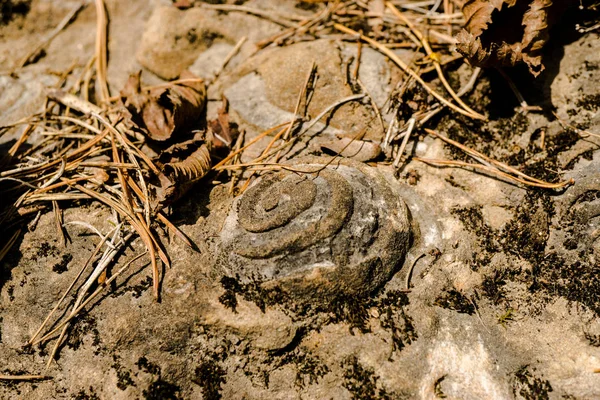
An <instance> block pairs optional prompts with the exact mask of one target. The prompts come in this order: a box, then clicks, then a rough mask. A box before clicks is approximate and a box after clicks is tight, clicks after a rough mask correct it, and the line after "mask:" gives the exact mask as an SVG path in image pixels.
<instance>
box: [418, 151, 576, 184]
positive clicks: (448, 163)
mask: <svg viewBox="0 0 600 400" xmlns="http://www.w3.org/2000/svg"><path fill="white" fill-rule="evenodd" d="M413 160H416V161H421V162H424V163H426V164H437V165H442V166H445V165H446V166H450V167H468V168H474V169H480V170H483V171H486V172H489V173H490V174H492V175H497V176H500V177H503V178H506V179H508V180H511V181H513V182H518V183H521V184H523V185H527V186H534V187H539V188H543V189H560V188H563V187H565V186H568V185H571V184H573V183H575V180H574V179H570V180H568V181H565V182H558V183H549V182H543V183H537V182H532V181H528V180H525V179H521V178H517V177H515V176H512V175H510V174H507V173H506V172H503V171H500V170H499V169H497V168H493V167H488V166H487V165H479V164H471V163H467V162H463V161H451V160H436V159H428V158H420V157H414V158H413Z"/></svg>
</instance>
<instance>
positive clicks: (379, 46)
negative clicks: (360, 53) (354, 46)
mask: <svg viewBox="0 0 600 400" xmlns="http://www.w3.org/2000/svg"><path fill="white" fill-rule="evenodd" d="M333 26H334V27H335V28H336V29H338V30H340V31H342V32H345V33H348V34H351V35H360V38H361V39H362V40H364V41H365V42H367V43H369V44H370V45H371V46H373V47H374V48H376V49H377V50H379V51H380V52H382V53H383V54H385V55H386V56H388V57H389V58H390V59H391V60H392V61H393V62H394V63H396V65H398V66H399V67H400V68H402V70H404V72H406V73H407V74H409V75H410V76H411V77H413V78H414V79H415V80H416V81H417V82H419V83H420V84H421V86H423V88H424V89H425V90H426V91H427V92H429V94H431V95H432V96H433V97H435V98H436V99H437V100H438V101H440V102H441V103H442V104H444V105H446V106H447V107H450V108H451V109H453V110H454V111H456V112H458V113H461V114H463V115H465V116H467V117H470V118H475V119H485V117H483V118H482V117H480V116H478V115H473V114H472V113H470V112H469V111H466V110H464V109H462V108H460V107H458V106H456V105H455V104H453V103H451V102H449V101H448V100H446V99H445V98H444V97H442V96H441V95H439V94H438V93H437V92H436V91H435V90H433V89H432V88H430V87H429V85H427V83H425V81H424V80H423V79H422V78H421V77H420V76H419V75H418V74H417V73H416V72H415V71H413V70H412V69H411V68H409V67H408V66H407V65H406V64H405V63H404V61H402V60H401V59H400V58H399V57H398V56H397V55H396V54H394V52H392V51H391V50H390V49H388V48H387V47H385V46H383V45H382V44H380V43H378V42H377V41H375V40H373V39H371V38H369V37H367V36H364V35H361V34H360V33H358V32H356V31H355V30H353V29H350V28H348V27H346V26H344V25H341V24H334V25H333Z"/></svg>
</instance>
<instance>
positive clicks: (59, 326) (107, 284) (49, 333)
mask: <svg viewBox="0 0 600 400" xmlns="http://www.w3.org/2000/svg"><path fill="white" fill-rule="evenodd" d="M146 254H148V252H147V251H146V252H144V253H141V254H138V255H137V256H136V257H134V258H133V259H132V260H130V261H129V262H127V264H125V266H124V267H122V268H121V269H120V270H118V271H117V272H115V273H114V274H113V275H112V276H111V277H110V278H108V279H107V280H106V281H105V282H104V284H103V285H101V286H100V287H99V288H98V289H96V290H95V291H94V293H92V294H91V295H89V296H88V298H87V299H86V300H85V301H84V302H83V303H81V305H80V306H79V307H77V308H76V309H75V310H73V312H72V313H71V314H70V315H69V316H68V317H67V318H66V319H65V320H64V321H63V322H61V323H60V324H59V325H58V326H57V327H56V328H54V329H53V330H51V331H50V332H48V334H46V335H45V336H44V337H43V338H41V339H40V340H38V341H36V342H35V343H34V344H37V343H40V342H42V341H45V340H47V339H49V338H50V337H51V336H52V335H54V334H55V333H56V332H58V331H59V329H61V328H62V327H64V326H65V325H66V324H68V323H69V322H70V321H71V320H72V319H73V318H75V317H76V316H77V314H79V312H80V311H81V310H83V309H84V308H85V306H87V305H88V304H89V303H90V302H91V301H92V300H93V299H94V298H95V297H96V296H97V295H98V294H100V293H101V292H102V291H103V290H104V289H105V288H107V287H108V286H109V285H110V284H111V283H112V282H113V281H114V280H115V279H116V278H117V277H118V276H119V275H120V274H121V273H122V272H123V271H125V269H127V268H128V267H129V265H131V264H132V263H133V262H134V261H136V260H137V259H139V258H140V257H142V256H144V255H146Z"/></svg>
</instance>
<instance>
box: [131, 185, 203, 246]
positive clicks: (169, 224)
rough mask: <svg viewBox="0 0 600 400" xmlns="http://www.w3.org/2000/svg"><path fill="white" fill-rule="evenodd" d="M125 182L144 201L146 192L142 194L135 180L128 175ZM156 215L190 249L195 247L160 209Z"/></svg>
mask: <svg viewBox="0 0 600 400" xmlns="http://www.w3.org/2000/svg"><path fill="white" fill-rule="evenodd" d="M127 184H128V185H129V186H130V187H131V189H132V190H133V191H134V193H135V194H136V195H137V196H138V198H139V199H140V201H142V202H145V201H146V199H147V194H144V192H142V189H140V187H139V186H138V185H137V183H135V181H134V180H133V179H132V178H131V177H129V176H128V177H127ZM156 217H157V218H158V220H159V221H161V222H162V223H163V224H165V225H166V226H167V228H168V229H169V230H170V231H171V232H172V233H175V235H176V236H177V237H178V238H180V239H181V240H182V241H183V242H184V243H185V244H186V245H187V246H189V247H190V248H192V249H195V247H194V245H193V244H192V242H191V241H190V240H189V239H188V237H187V236H186V235H185V234H184V233H183V232H182V231H181V230H180V229H179V228H177V227H176V226H175V225H174V224H173V223H172V222H171V221H169V220H168V219H167V217H166V216H165V214H164V213H163V212H162V211H158V212H157V213H156Z"/></svg>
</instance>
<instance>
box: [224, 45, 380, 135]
mask: <svg viewBox="0 0 600 400" xmlns="http://www.w3.org/2000/svg"><path fill="white" fill-rule="evenodd" d="M356 52H357V50H356V48H355V46H352V45H343V48H341V49H340V47H339V46H338V44H337V43H336V42H335V41H333V40H316V41H312V42H302V43H296V44H293V45H290V46H286V47H282V48H273V49H269V50H265V51H263V52H261V53H259V54H258V55H257V56H256V57H254V58H251V59H249V60H248V62H246V63H244V64H243V65H241V66H240V67H239V68H238V70H236V71H235V72H234V74H233V75H232V78H231V80H230V82H229V83H227V84H225V85H224V86H225V91H224V93H225V95H226V96H227V98H228V99H229V100H230V101H231V106H232V108H233V109H234V110H235V111H236V112H238V113H239V114H240V115H241V116H242V117H243V118H244V119H245V120H246V121H247V122H248V123H250V124H252V125H255V126H257V127H259V128H260V129H267V128H270V127H271V126H274V125H276V124H278V123H281V122H284V121H285V120H283V121H282V120H281V119H282V118H281V115H282V114H286V115H287V114H289V116H287V117H286V118H288V119H287V120H289V118H291V117H292V115H293V112H294V109H295V107H296V102H297V101H298V95H299V94H300V93H301V91H302V90H303V88H304V85H305V83H306V77H307V76H308V73H309V71H310V68H311V66H312V63H313V61H314V62H315V64H316V66H317V74H318V79H317V81H316V84H315V91H314V95H313V96H312V99H311V101H310V103H309V105H308V114H309V115H310V116H312V117H315V116H316V115H318V114H319V113H320V112H321V111H323V110H324V109H326V108H327V107H329V106H330V105H332V104H333V103H335V102H336V101H338V100H340V99H342V98H344V97H347V96H351V95H352V94H354V93H357V92H356V91H353V88H352V87H351V85H350V84H349V83H348V82H347V80H348V68H351V67H354V65H355V64H354V63H352V64H351V63H350V60H349V59H346V58H347V57H350V55H351V54H352V55H353V56H354V57H355V55H356ZM363 64H364V67H363V66H362V65H363ZM390 76H391V74H390V68H389V66H388V64H387V62H386V60H385V57H383V56H382V55H381V54H379V53H377V52H375V51H374V50H371V49H364V54H363V56H362V61H361V68H360V69H359V79H360V80H361V81H362V82H363V84H364V86H365V87H366V90H367V91H368V92H369V94H370V95H371V96H373V99H374V101H375V102H376V103H377V104H378V105H379V106H380V107H381V106H382V105H383V103H385V101H386V100H387V96H388V94H389V90H390V89H391V87H390V86H389V80H390ZM249 77H253V78H252V79H250V78H249ZM257 80H258V81H260V82H257ZM356 90H357V91H358V92H360V91H362V89H361V88H357V89H356ZM240 95H242V96H243V98H242V99H239V96H240ZM253 98H261V101H260V104H256V103H257V100H252V99H253ZM236 100H237V101H236ZM244 101H246V102H244ZM328 122H329V125H330V130H329V132H330V133H337V134H343V135H345V136H348V137H355V136H357V135H358V134H360V133H364V134H365V138H366V139H369V140H376V139H379V140H380V139H381V137H382V134H383V130H382V128H381V126H380V124H379V123H378V122H377V116H376V114H375V113H374V112H373V110H372V109H371V107H370V105H363V104H360V103H358V102H351V103H347V104H344V105H341V106H340V107H338V108H337V109H336V110H335V111H334V112H333V113H331V118H330V119H329V121H328ZM331 128H333V129H331ZM316 129H317V131H319V130H321V129H322V128H320V127H317V128H316Z"/></svg>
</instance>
